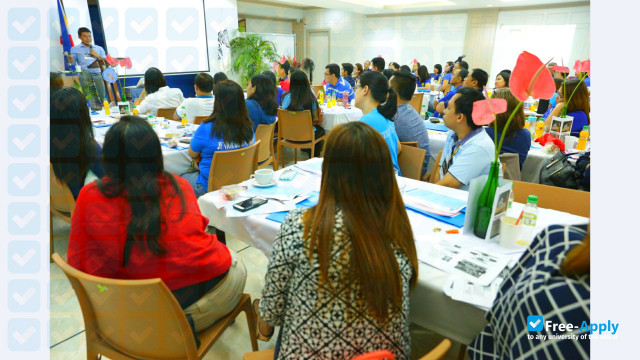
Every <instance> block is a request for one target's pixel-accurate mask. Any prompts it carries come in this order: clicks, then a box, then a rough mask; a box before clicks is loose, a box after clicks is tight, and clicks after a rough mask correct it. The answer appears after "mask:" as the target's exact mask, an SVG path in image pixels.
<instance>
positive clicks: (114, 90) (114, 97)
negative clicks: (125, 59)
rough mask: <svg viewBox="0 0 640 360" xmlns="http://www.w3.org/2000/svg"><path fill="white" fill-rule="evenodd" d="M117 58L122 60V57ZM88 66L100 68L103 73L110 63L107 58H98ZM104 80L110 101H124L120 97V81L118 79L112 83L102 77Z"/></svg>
mask: <svg viewBox="0 0 640 360" xmlns="http://www.w3.org/2000/svg"><path fill="white" fill-rule="evenodd" d="M116 59H118V60H122V58H116ZM88 67H89V68H100V74H102V73H103V72H104V70H105V69H106V68H108V67H109V64H108V63H107V61H106V60H105V59H96V61H94V62H93V63H91V65H89V66H88ZM102 81H104V88H105V89H106V92H107V96H108V97H109V102H112V103H115V104H117V103H119V102H120V101H122V100H121V97H120V90H119V89H118V82H117V81H116V82H114V83H113V84H110V83H108V82H107V81H106V80H105V79H102ZM112 85H113V87H112Z"/></svg>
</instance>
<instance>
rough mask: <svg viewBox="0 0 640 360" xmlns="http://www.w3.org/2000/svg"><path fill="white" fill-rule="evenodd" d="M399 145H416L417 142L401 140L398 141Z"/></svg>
mask: <svg viewBox="0 0 640 360" xmlns="http://www.w3.org/2000/svg"><path fill="white" fill-rule="evenodd" d="M400 145H402V146H405V145H406V146H413V147H418V142H417V141H403V142H401V143H400Z"/></svg>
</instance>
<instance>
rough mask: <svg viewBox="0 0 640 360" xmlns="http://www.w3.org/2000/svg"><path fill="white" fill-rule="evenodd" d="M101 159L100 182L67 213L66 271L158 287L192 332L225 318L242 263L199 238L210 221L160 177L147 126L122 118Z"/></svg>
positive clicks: (240, 287)
mask: <svg viewBox="0 0 640 360" xmlns="http://www.w3.org/2000/svg"><path fill="white" fill-rule="evenodd" d="M139 139H149V141H145V142H142V143H140V141H139ZM102 155H103V163H104V167H105V170H106V176H105V177H104V178H103V179H102V180H100V181H98V182H97V183H93V184H90V185H87V186H86V187H84V188H83V189H82V191H81V192H80V196H79V197H78V201H77V202H76V207H75V211H74V212H73V217H72V219H71V233H70V236H69V250H68V253H67V258H68V261H69V265H71V266H73V267H74V268H76V269H78V270H80V271H84V272H86V273H88V274H91V275H95V276H101V277H106V278H112V279H127V280H140V279H153V278H160V279H162V281H163V282H164V283H165V285H167V287H168V288H169V290H171V292H172V293H173V295H174V296H175V298H176V300H177V301H178V303H179V304H180V306H181V307H182V309H183V311H184V312H185V314H186V315H187V317H188V318H191V320H193V329H194V330H195V331H196V332H198V331H201V330H203V329H206V328H207V327H209V326H211V325H213V323H214V322H216V320H218V319H220V318H221V317H223V316H225V315H226V314H228V313H230V312H231V311H232V310H233V309H234V308H235V307H236V305H237V304H238V302H239V301H240V298H241V296H242V293H243V291H244V285H245V282H246V279H247V271H246V269H245V266H244V263H243V262H242V258H241V257H239V256H237V254H236V253H235V252H232V251H230V250H229V249H228V248H227V247H226V246H225V245H224V244H222V243H220V242H219V241H218V240H217V238H216V236H215V235H209V234H207V233H206V232H205V230H206V228H207V224H208V223H209V220H208V219H207V218H206V217H204V216H202V214H201V213H200V207H199V206H198V203H197V201H196V197H195V196H194V194H193V190H192V189H191V186H190V185H189V183H188V182H187V181H186V180H184V179H182V178H180V177H178V176H175V175H172V174H170V173H168V172H166V171H164V165H163V160H162V150H161V149H160V141H159V140H158V137H157V135H156V134H155V132H154V131H153V129H152V128H151V126H150V125H149V124H148V123H147V122H146V121H145V120H144V119H143V118H141V117H137V116H124V117H122V118H121V119H120V121H119V122H117V123H116V124H114V125H113V126H112V127H111V128H110V129H109V131H108V132H107V135H106V137H105V142H104V151H103V154H102ZM124 169H126V171H124ZM111 300H114V301H115V300H116V299H111Z"/></svg>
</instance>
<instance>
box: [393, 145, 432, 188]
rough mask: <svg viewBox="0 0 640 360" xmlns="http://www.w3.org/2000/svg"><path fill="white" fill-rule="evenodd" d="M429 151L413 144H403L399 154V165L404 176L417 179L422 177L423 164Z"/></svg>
mask: <svg viewBox="0 0 640 360" xmlns="http://www.w3.org/2000/svg"><path fill="white" fill-rule="evenodd" d="M426 155H427V151H426V150H424V149H420V148H418V147H413V146H407V145H405V146H402V147H401V150H400V154H398V166H399V167H400V172H401V173H402V176H404V177H406V178H411V179H415V180H421V179H422V165H424V157H425V156H426Z"/></svg>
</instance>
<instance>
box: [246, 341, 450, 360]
mask: <svg viewBox="0 0 640 360" xmlns="http://www.w3.org/2000/svg"><path fill="white" fill-rule="evenodd" d="M450 348H451V341H450V340H449V339H444V340H442V342H440V344H438V346H436V347H435V348H433V350H431V351H429V352H428V353H427V354H426V355H424V356H423V357H421V358H420V360H441V359H444V356H445V355H446V354H447V352H448V351H449V349H450ZM274 354H275V350H274V349H267V350H262V351H255V352H251V353H246V354H244V356H243V357H242V359H243V360H271V359H273V356H274ZM382 359H388V360H394V359H395V355H393V353H392V352H390V351H388V350H379V351H373V352H369V353H366V354H362V355H358V356H356V357H354V358H352V359H351V360H382Z"/></svg>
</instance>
